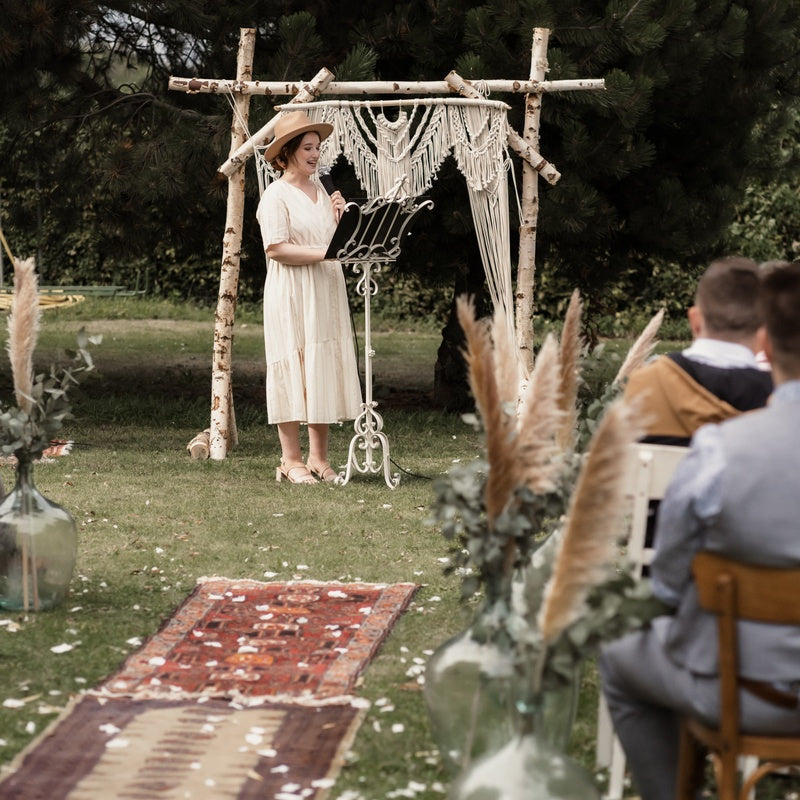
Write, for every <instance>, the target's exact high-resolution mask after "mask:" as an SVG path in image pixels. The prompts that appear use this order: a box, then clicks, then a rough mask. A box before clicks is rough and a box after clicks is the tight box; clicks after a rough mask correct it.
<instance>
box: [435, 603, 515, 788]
mask: <svg viewBox="0 0 800 800" xmlns="http://www.w3.org/2000/svg"><path fill="white" fill-rule="evenodd" d="M490 612H491V609H490V604H489V603H488V602H487V603H484V605H482V606H481V607H480V608H479V609H478V611H477V613H476V615H475V618H474V620H473V622H472V623H471V624H470V625H469V627H467V628H466V629H465V630H463V631H461V633H458V634H456V635H455V636H453V637H452V638H450V639H448V640H447V641H446V642H444V643H443V644H442V645H440V646H439V647H438V648H437V649H436V650H435V651H434V653H433V655H432V656H431V657H430V658H429V659H428V663H427V665H426V667H425V686H424V697H425V705H426V708H427V712H428V719H429V722H430V725H431V733H432V735H433V740H434V742H435V743H436V745H437V747H438V749H439V754H440V756H441V759H442V762H443V764H444V765H445V767H446V768H447V770H448V771H449V772H450V774H451V775H453V776H455V775H458V774H459V772H460V771H461V770H462V769H463V768H464V767H465V766H466V765H467V764H469V763H471V762H472V760H473V759H474V758H476V757H478V756H480V755H481V754H483V753H486V752H490V751H493V750H496V749H497V748H499V747H502V745H503V744H505V743H506V742H507V741H509V739H511V738H512V736H513V735H514V719H513V717H514V702H515V699H514V691H515V678H514V658H513V652H512V651H511V650H510V649H509V648H508V647H503V646H502V645H500V644H498V643H497V642H495V641H492V640H491V638H487V634H486V629H487V626H486V622H485V619H484V617H485V616H487V615H489V614H490Z"/></svg>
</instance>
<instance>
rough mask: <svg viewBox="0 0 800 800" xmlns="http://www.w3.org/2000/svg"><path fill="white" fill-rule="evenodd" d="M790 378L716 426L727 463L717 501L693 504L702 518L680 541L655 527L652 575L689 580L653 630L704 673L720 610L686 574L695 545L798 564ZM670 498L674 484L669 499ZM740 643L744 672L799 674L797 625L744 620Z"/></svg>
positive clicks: (797, 419)
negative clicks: (756, 406) (702, 602)
mask: <svg viewBox="0 0 800 800" xmlns="http://www.w3.org/2000/svg"><path fill="white" fill-rule="evenodd" d="M790 386H791V391H788V392H786V393H785V394H784V396H782V397H776V398H775V402H774V403H772V404H771V405H769V406H767V407H766V408H765V409H762V410H759V411H754V412H751V413H748V414H744V415H742V416H740V417H737V418H735V419H732V420H729V421H727V422H724V423H722V424H721V425H720V426H718V434H719V439H720V443H721V455H722V461H721V462H720V463H721V464H723V467H722V469H721V470H719V469H712V470H711V474H713V476H714V477H713V482H718V483H714V491H713V495H714V496H715V497H718V498H719V499H720V503H719V507H718V508H716V507H715V508H712V509H708V508H705V509H701V508H695V509H689V513H699V514H700V515H701V517H702V519H701V521H700V523H699V524H698V527H697V530H695V531H694V533H693V534H692V535H691V537H690V538H687V539H686V540H684V541H682V542H681V541H680V535H679V534H678V539H676V538H675V536H672V538H671V539H670V536H671V534H672V532H671V531H669V530H666V531H663V533H664V539H665V541H664V544H665V547H664V548H663V549H662V548H661V547H660V544H661V542H660V537H661V535H662V531H661V528H659V529H658V531H657V534H656V547H657V553H656V557H655V559H654V562H653V566H652V575H653V579H654V582H656V583H657V582H658V581H663V582H665V583H666V584H670V585H672V586H673V587H676V586H678V585H679V584H680V582H681V580H684V587H685V588H684V590H683V592H682V596H681V599H680V603H679V606H678V609H677V613H676V615H675V616H674V617H672V618H668V619H661V620H659V621H658V625H657V626H656V630H657V632H658V633H659V634H660V635H661V636H662V637H663V638H664V640H665V645H666V648H667V652H668V654H669V655H670V657H671V658H672V660H674V661H676V662H677V663H679V664H681V665H683V666H685V667H686V668H688V669H689V670H691V671H692V672H695V673H697V674H700V675H714V674H716V672H717V632H716V620H715V618H714V617H713V616H711V615H709V614H707V613H706V612H704V611H702V610H701V609H700V607H699V604H698V600H697V591H696V589H695V587H694V584H693V583H692V581H691V578H690V577H689V579H688V581H687V580H686V571H687V570H688V568H689V566H690V564H691V559H692V557H693V556H694V553H695V552H697V551H698V550H712V551H716V552H719V553H722V554H724V555H726V556H728V557H731V558H734V559H737V560H740V561H743V562H746V563H752V564H763V565H765V566H777V567H780V566H800V383H798V382H793V383H792V384H791V385H790ZM787 388H789V387H787ZM688 460H689V459H688V458H687V462H688ZM717 467H719V464H717ZM677 477H678V476H677V474H676V478H677ZM669 502H670V492H668V493H667V497H665V500H664V504H667V503H669ZM696 505H699V504H696ZM662 508H663V506H662ZM666 518H668V514H665V519H666ZM681 575H683V578H682V577H681ZM798 602H800V586H798ZM739 646H740V653H739V658H740V667H741V672H742V674H743V675H745V676H747V677H750V678H756V679H760V680H768V681H794V680H800V628H796V627H789V626H775V625H765V624H761V623H755V622H742V623H740V624H739Z"/></svg>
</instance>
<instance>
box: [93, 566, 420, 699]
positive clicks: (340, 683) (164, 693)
mask: <svg viewBox="0 0 800 800" xmlns="http://www.w3.org/2000/svg"><path fill="white" fill-rule="evenodd" d="M415 589H416V586H415V585H414V584H410V583H402V584H393V585H376V584H366V583H349V584H338V583H316V582H313V581H305V582H291V583H261V582H259V581H247V580H243V581H231V580H228V579H226V578H209V579H202V582H201V583H200V584H198V586H197V587H196V588H195V590H194V591H193V592H192V594H191V595H189V597H188V598H187V599H186V600H185V601H184V603H183V604H182V605H181V606H180V607H179V608H178V609H177V611H176V612H175V613H174V614H173V615H172V617H170V619H169V620H167V622H166V624H165V625H164V626H163V627H162V628H161V630H160V631H159V632H158V633H157V634H156V635H155V636H153V637H151V638H150V639H149V640H148V641H147V642H146V643H145V644H144V646H143V647H142V648H140V649H139V650H138V651H137V652H136V653H134V654H133V655H131V656H130V657H129V658H128V659H127V661H125V663H124V664H123V665H122V668H121V669H120V671H119V672H118V673H116V674H115V675H113V676H112V677H111V678H109V679H108V680H107V681H106V682H105V683H104V684H103V686H102V687H101V689H100V691H102V692H104V693H107V694H111V695H131V696H143V697H169V698H175V697H177V696H180V695H181V694H189V695H193V696H194V695H209V696H212V697H228V698H234V699H237V700H241V699H242V698H243V697H258V696H264V695H272V696H281V697H286V696H291V697H301V696H311V695H313V696H314V697H332V696H337V695H343V694H347V693H348V692H350V691H352V689H353V688H354V687H355V685H356V681H357V679H358V677H359V676H360V674H361V672H362V670H363V669H364V667H365V666H366V665H367V663H368V662H369V661H370V660H371V659H372V657H373V656H374V655H375V653H376V651H377V650H378V648H379V647H380V645H381V643H382V642H383V640H384V639H385V637H386V636H387V635H388V633H389V631H390V630H391V628H392V626H393V625H394V623H395V621H396V620H397V618H398V616H399V615H400V614H401V613H402V612H403V611H404V610H405V608H406V607H407V605H408V603H409V602H410V601H411V598H412V596H413V594H414V591H415Z"/></svg>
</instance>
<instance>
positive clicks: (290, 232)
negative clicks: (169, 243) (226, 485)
mask: <svg viewBox="0 0 800 800" xmlns="http://www.w3.org/2000/svg"><path fill="white" fill-rule="evenodd" d="M330 132H331V126H330V125H328V124H326V123H313V122H311V121H310V120H309V118H308V117H307V116H306V114H305V113H304V112H302V111H295V112H292V113H290V114H285V115H283V116H282V117H281V119H279V120H278V122H277V123H276V125H275V138H274V140H273V141H272V143H271V144H270V146H269V148H268V149H267V151H266V154H265V157H266V158H267V160H268V161H270V162H271V163H272V165H273V166H274V167H276V168H277V169H278V170H281V171H282V172H283V174H282V176H281V177H280V179H279V180H276V181H273V182H272V183H271V184H270V185H269V186H267V188H266V189H265V190H264V193H263V195H262V197H261V202H260V203H259V205H258V211H257V212H256V218H257V219H258V222H259V224H260V226H261V236H262V239H263V243H264V250H265V252H266V254H267V279H266V282H265V284H264V345H265V350H266V359H267V415H268V419H269V422H270V423H271V424H276V425H277V426H278V437H279V439H280V443H281V463H280V466H279V467H278V469H277V471H276V479H277V480H279V481H280V480H282V479H283V478H287V479H288V480H289V481H291V482H292V483H316V482H317V479H320V480H324V481H333V480H335V478H336V472H335V471H334V470H333V469H332V468H331V466H330V464H329V462H328V431H329V426H330V424H331V423H333V422H339V421H341V420H345V419H354V418H355V417H356V416H358V414H359V413H360V411H361V386H360V383H359V378H358V368H357V364H356V358H355V350H354V347H353V337H352V332H351V326H350V314H349V308H348V304H347V290H346V286H345V281H344V275H343V274H342V267H341V264H340V263H339V262H338V261H325V260H324V257H325V252H326V250H327V247H328V243H329V242H330V240H331V237H332V236H333V232H334V230H335V228H336V222H337V219H338V218H339V216H340V215H341V212H342V209H343V208H344V205H345V201H344V198H343V197H342V195H341V193H340V192H338V191H337V192H334V194H332V195H330V196H328V194H327V192H325V190H324V189H323V188H322V187H321V185H320V184H319V183H318V181H316V180H314V177H315V176H316V171H317V162H318V160H319V149H320V142H321V141H322V139H324V138H325V137H326V136H328V135H329V134H330ZM303 422H305V423H308V447H309V452H308V460H307V462H305V463H304V461H303V456H302V450H301V447H300V424H301V423H303Z"/></svg>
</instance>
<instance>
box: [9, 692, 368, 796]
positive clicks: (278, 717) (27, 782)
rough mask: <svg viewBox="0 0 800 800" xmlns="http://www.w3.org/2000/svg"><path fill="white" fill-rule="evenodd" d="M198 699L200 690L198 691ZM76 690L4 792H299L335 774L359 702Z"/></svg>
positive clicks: (322, 785) (319, 789) (309, 792)
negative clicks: (138, 696)
mask: <svg viewBox="0 0 800 800" xmlns="http://www.w3.org/2000/svg"><path fill="white" fill-rule="evenodd" d="M204 699H205V698H204ZM358 706H359V704H358V702H357V701H356V700H355V699H354V698H339V699H338V700H335V701H331V702H328V703H320V704H316V705H304V704H301V703H298V702H294V703H280V702H269V701H268V702H265V703H264V704H262V705H260V706H250V707H247V708H242V707H241V706H237V705H236V704H232V703H229V702H226V701H223V700H206V702H198V701H196V700H195V701H187V700H179V701H172V702H170V701H167V700H134V699H133V698H129V697H124V698H102V697H97V696H94V695H84V696H83V697H82V698H80V699H79V700H78V701H77V702H76V703H75V705H74V706H73V707H72V708H71V709H70V711H69V713H68V714H67V716H66V717H64V718H63V719H62V720H61V721H60V722H59V723H57V724H56V725H55V726H53V727H52V728H51V729H49V730H48V731H46V732H45V733H44V734H43V735H42V736H40V737H39V738H38V739H37V740H36V742H34V744H33V746H31V747H29V748H28V749H27V750H26V751H25V752H24V753H23V754H22V755H21V756H20V757H19V758H18V759H17V762H16V764H15V767H16V770H15V771H14V772H13V773H12V774H11V775H10V776H9V777H8V778H7V779H6V780H5V781H3V782H2V783H0V797H2V798H3V800H65V799H66V798H69V800H110V799H111V798H114V800H186V798H193V799H194V800H211V798H213V800H256V798H258V800H264V798H279V799H280V800H301V798H312V800H313V799H318V798H321V797H323V796H324V794H325V792H326V790H327V789H328V788H329V787H330V786H331V785H332V784H333V781H334V778H335V776H336V774H337V773H338V771H339V768H340V766H341V760H342V756H343V754H344V751H345V750H346V749H347V748H348V747H349V746H350V744H351V743H352V739H353V736H354V735H355V732H356V730H357V728H358V725H359V722H360V719H361V715H362V713H363V710H362V709H361V708H359V707H358Z"/></svg>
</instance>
